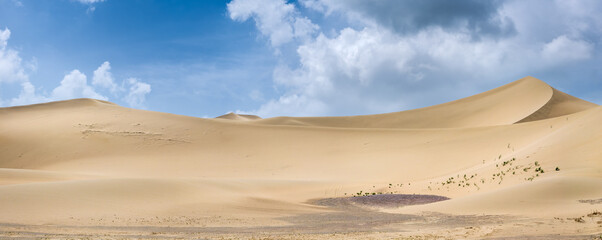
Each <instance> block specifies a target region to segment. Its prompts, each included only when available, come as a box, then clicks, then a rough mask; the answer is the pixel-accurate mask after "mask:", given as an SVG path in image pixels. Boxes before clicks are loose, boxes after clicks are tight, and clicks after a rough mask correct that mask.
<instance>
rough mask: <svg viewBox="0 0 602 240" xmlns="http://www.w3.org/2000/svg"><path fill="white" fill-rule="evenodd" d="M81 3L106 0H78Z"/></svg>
mask: <svg viewBox="0 0 602 240" xmlns="http://www.w3.org/2000/svg"><path fill="white" fill-rule="evenodd" d="M77 1H78V2H80V3H83V4H93V3H99V2H104V1H105V0H77Z"/></svg>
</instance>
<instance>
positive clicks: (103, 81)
mask: <svg viewBox="0 0 602 240" xmlns="http://www.w3.org/2000/svg"><path fill="white" fill-rule="evenodd" d="M110 70H111V63H109V62H108V61H107V62H104V63H102V65H100V67H98V68H97V69H96V70H94V76H93V77H92V84H93V85H94V86H99V87H103V88H106V89H109V90H110V91H111V92H112V93H115V92H117V91H118V90H119V88H118V86H117V84H115V81H114V79H113V74H111V72H110Z"/></svg>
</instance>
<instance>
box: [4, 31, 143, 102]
mask: <svg viewBox="0 0 602 240" xmlns="http://www.w3.org/2000/svg"><path fill="white" fill-rule="evenodd" d="M10 34H11V33H10V30H9V29H5V30H0V85H1V84H14V83H18V84H19V85H20V86H21V91H20V92H19V95H17V96H15V97H13V98H11V99H10V100H6V101H5V100H3V99H0V106H4V104H8V105H10V106H15V105H26V104H34V103H41V102H48V101H57V100H67V99H73V98H95V99H101V100H109V98H108V97H106V96H104V95H103V94H102V93H101V92H102V90H103V89H106V90H108V91H110V92H111V93H112V94H113V95H114V96H117V97H118V98H122V99H123V100H124V101H126V103H128V104H129V106H131V107H143V106H144V101H145V99H146V95H147V94H148V93H150V91H151V86H150V85H149V84H148V83H144V82H140V81H139V80H137V79H134V78H129V79H127V80H126V81H124V83H123V85H127V86H128V89H127V90H126V89H124V88H122V87H120V86H118V85H117V84H116V83H115V80H114V77H113V74H112V73H111V72H110V70H111V65H110V63H109V62H108V61H106V62H104V63H102V64H101V65H100V66H99V67H98V68H97V69H96V70H95V71H94V74H93V77H92V85H90V84H88V78H87V76H86V75H85V74H84V73H82V72H80V71H79V70H78V69H74V70H72V71H71V72H69V73H68V74H66V75H65V76H64V77H63V79H62V80H61V82H60V84H59V86H57V87H56V88H54V89H53V90H52V92H51V93H50V94H46V93H45V92H44V91H39V90H43V89H36V87H35V85H34V84H33V83H32V82H31V81H30V80H29V74H28V72H29V71H27V70H30V71H35V69H36V65H37V62H36V60H35V58H34V59H33V60H32V61H31V62H23V61H22V60H21V58H20V57H19V52H18V51H15V50H13V49H10V48H9V47H8V40H9V39H10Z"/></svg>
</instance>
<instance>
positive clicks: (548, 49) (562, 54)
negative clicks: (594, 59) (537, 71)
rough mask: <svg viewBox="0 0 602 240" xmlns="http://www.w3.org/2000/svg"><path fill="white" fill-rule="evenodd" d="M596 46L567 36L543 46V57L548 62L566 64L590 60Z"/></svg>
mask: <svg viewBox="0 0 602 240" xmlns="http://www.w3.org/2000/svg"><path fill="white" fill-rule="evenodd" d="M593 49H594V46H593V45H592V44H591V43H588V42H586V41H583V40H573V39H570V38H568V37H567V36H565V35H561V36H559V37H557V38H554V39H553V40H552V41H551V42H549V43H546V44H545V45H544V46H543V50H542V54H543V57H544V58H545V59H546V60H548V61H553V62H565V61H573V60H582V59H588V58H590V57H591V56H592V54H593Z"/></svg>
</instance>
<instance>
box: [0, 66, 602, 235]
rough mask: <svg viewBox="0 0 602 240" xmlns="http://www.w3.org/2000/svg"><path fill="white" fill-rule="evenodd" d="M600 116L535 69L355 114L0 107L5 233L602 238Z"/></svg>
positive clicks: (83, 104) (88, 105) (100, 105)
mask: <svg viewBox="0 0 602 240" xmlns="http://www.w3.org/2000/svg"><path fill="white" fill-rule="evenodd" d="M601 120H602V108H600V107H599V106H598V105H596V104H593V103H590V102H587V101H584V100H581V99H578V98H575V97H573V96H570V95H568V94H566V93H563V92H560V91H558V90H556V89H554V88H552V87H551V86H549V85H547V84H546V83H545V82H543V81H540V80H538V79H535V78H532V77H526V78H523V79H520V80H518V81H515V82H513V83H510V84H508V85H505V86H502V87H499V88H496V89H493V90H490V91H487V92H484V93H481V94H478V95H475V96H471V97H468V98H464V99H460V100H456V101H452V102H449V103H445V104H440V105H436V106H431V107H427V108H421V109H415V110H409V111H402V112H395V113H387V114H377V115H363V116H349V117H276V118H267V119H261V118H260V117H257V116H252V115H238V114H234V113H231V114H227V115H224V116H220V117H218V118H215V119H203V118H193V117H187V116H180V115H173V114H167V113H160V112H151V111H143V110H135V109H130V108H125V107H121V106H118V105H115V104H113V103H110V102H105V101H99V100H94V99H74V100H68V101H60V102H50V103H44V104H36V105H29V106H20V107H9V108H0V238H2V239H10V238H34V239H35V238H44V237H46V238H51V239H69V238H75V239H80V238H81V239H85V238H93V239H94V238H99V237H101V236H102V237H101V238H106V239H130V238H131V239H140V238H143V239H145V238H148V239H172V238H185V239H188V238H194V239H198V238H209V239H252V238H255V239H261V238H266V239H353V238H357V239H366V238H377V239H383V238H384V239H406V238H408V239H441V238H451V239H457V238H462V239H483V238H491V239H516V238H529V239H551V238H559V239H571V238H572V239H584V238H585V239H587V238H593V239H596V238H597V237H600V236H601V235H602V214H597V211H602V149H600V146H602V125H600V122H601ZM358 193H359V195H365V194H368V195H370V197H362V198H361V200H360V198H359V197H358V198H357V199H353V197H352V196H353V195H356V196H357V195H358ZM372 194H375V195H374V196H375V197H371V196H373V195H372ZM383 194H389V196H380V197H379V195H383ZM403 194H406V195H403ZM413 195H414V196H413ZM422 195H431V196H432V195H434V196H441V197H442V198H441V199H446V198H449V200H445V201H438V202H432V203H431V201H426V202H421V203H425V204H417V205H404V204H402V202H403V201H400V202H397V203H391V202H384V203H383V201H393V202H395V199H398V200H399V199H402V198H403V199H408V196H409V198H411V199H413V198H416V196H422ZM396 196H398V197H396ZM404 196H405V197H404ZM412 196H413V197H412ZM328 199H330V200H328ZM333 199H334V200H333ZM366 199H367V200H366ZM370 199H378V201H380V202H378V203H375V204H370V201H372V200H370ZM387 199H388V200H387ZM320 202H322V203H324V202H327V203H329V204H317V203H320ZM416 202H420V201H416Z"/></svg>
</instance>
